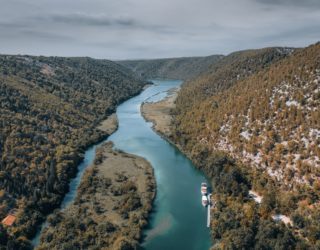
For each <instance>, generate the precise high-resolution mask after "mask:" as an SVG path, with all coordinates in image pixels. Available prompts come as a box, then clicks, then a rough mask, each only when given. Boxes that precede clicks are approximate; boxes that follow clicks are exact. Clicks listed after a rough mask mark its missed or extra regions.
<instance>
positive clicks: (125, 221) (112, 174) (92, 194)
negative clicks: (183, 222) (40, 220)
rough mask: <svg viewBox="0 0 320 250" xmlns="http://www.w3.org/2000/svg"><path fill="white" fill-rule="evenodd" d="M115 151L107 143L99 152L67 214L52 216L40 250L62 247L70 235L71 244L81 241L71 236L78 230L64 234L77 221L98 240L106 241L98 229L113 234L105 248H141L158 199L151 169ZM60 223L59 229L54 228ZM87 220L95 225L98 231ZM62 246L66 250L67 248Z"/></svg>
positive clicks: (64, 211) (65, 211)
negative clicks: (102, 238) (104, 228)
mask: <svg viewBox="0 0 320 250" xmlns="http://www.w3.org/2000/svg"><path fill="white" fill-rule="evenodd" d="M112 147H113V143H112V142H106V143H104V144H103V145H101V146H100V147H99V148H98V149H97V153H96V157H95V160H94V163H93V164H92V165H90V166H89V167H88V168H87V169H86V170H85V173H84V175H83V177H82V179H81V183H80V185H79V188H78V192H77V197H76V198H75V201H74V202H73V203H72V204H70V205H69V206H68V207H67V208H66V209H65V210H63V211H59V212H58V213H56V214H54V215H53V216H51V218H50V219H49V223H51V225H50V226H49V227H47V228H46V229H45V231H44V232H43V234H42V235H41V241H40V242H41V243H40V245H39V247H38V248H37V249H48V248H50V247H53V246H55V245H56V244H59V242H64V241H63V239H64V237H66V236H68V235H69V236H70V237H69V240H68V241H69V243H71V242H73V243H74V242H76V241H77V239H76V238H77V236H76V235H74V234H72V233H71V232H70V231H72V230H76V227H72V228H69V230H66V231H65V232H64V233H63V234H61V231H63V230H65V228H66V227H67V225H68V223H69V222H70V220H72V219H73V218H74V219H75V220H78V221H81V222H82V224H84V226H85V227H86V228H90V229H91V231H94V232H97V231H98V235H96V236H95V238H100V237H101V236H102V235H100V231H99V230H98V229H99V227H102V225H104V223H108V225H109V226H108V227H112V228H113V229H112V230H111V231H112V232H110V235H108V236H106V235H105V236H104V240H103V241H102V242H100V243H99V244H100V246H101V247H107V248H108V247H110V248H111V249H120V246H122V245H123V244H125V245H128V246H129V245H130V246H133V247H136V246H137V245H138V244H139V243H140V240H141V238H142V229H143V228H144V227H145V226H146V225H147V222H148V216H149V213H150V212H151V210H152V202H153V199H154V197H155V193H156V182H155V178H154V174H153V168H152V166H151V164H150V163H149V162H148V161H146V160H145V159H144V158H142V157H139V156H135V155H132V154H127V153H124V152H122V151H118V150H114V149H112ZM52 217H53V218H52ZM79 218H81V219H79ZM57 220H58V223H56V222H53V221H57ZM86 220H90V221H94V226H92V225H91V222H86ZM111 225H112V226H111ZM76 231H77V230H76ZM69 232H70V233H69ZM78 237H79V238H78V240H82V237H85V233H80V235H78ZM50 238H52V239H51V240H50V241H48V239H50ZM67 238H68V237H67ZM70 238H71V239H70ZM52 242H53V243H52ZM61 244H63V245H60V246H61V247H64V246H65V245H64V244H67V243H61ZM79 244H80V243H79ZM81 244H85V243H83V242H81ZM88 244H89V243H88ZM95 244H96V243H90V244H89V245H87V246H89V247H90V246H93V245H95ZM82 247H86V246H85V245H83V246H82Z"/></svg>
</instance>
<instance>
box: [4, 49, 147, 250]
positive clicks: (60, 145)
mask: <svg viewBox="0 0 320 250" xmlns="http://www.w3.org/2000/svg"><path fill="white" fill-rule="evenodd" d="M145 84H146V83H145V82H142V81H140V80H138V79H136V78H135V77H134V76H133V75H132V74H131V73H130V71H129V70H127V69H126V68H124V67H122V66H120V65H118V64H116V63H113V62H110V61H107V60H94V59H90V58H59V57H32V56H7V55H3V56H0V107H1V109H0V117H1V119H0V121H1V122H0V131H1V133H0V149H1V150H0V157H1V162H0V218H1V219H2V218H4V217H5V216H6V215H7V214H8V213H9V212H10V211H12V210H13V209H14V215H15V216H16V217H17V220H16V221H15V224H14V226H11V227H5V228H3V227H2V226H0V227H1V231H2V230H4V231H3V232H4V233H3V236H2V237H0V245H2V246H5V245H7V246H8V247H9V248H10V247H11V248H17V247H18V246H20V247H21V246H25V247H26V248H28V245H29V242H28V241H27V239H26V238H30V237H32V235H33V234H34V233H35V230H36V227H35V225H37V224H39V222H40V221H41V220H42V219H43V216H44V215H45V214H47V213H49V212H51V211H52V210H53V209H54V208H55V207H57V206H58V204H59V203H60V202H61V200H62V198H63V196H64V194H65V193H66V192H67V190H68V182H69V179H70V178H71V177H72V176H73V175H74V174H75V173H76V166H77V164H78V163H79V162H80V160H81V159H82V152H83V151H84V149H85V148H86V147H87V146H88V145H90V144H92V143H93V142H96V141H98V140H101V139H102V138H103V137H105V136H107V134H106V133H105V132H103V131H101V130H98V129H96V127H97V126H98V125H99V123H100V122H101V121H102V120H103V119H104V118H106V117H107V116H108V115H110V114H111V113H112V112H114V111H115V108H116V106H117V104H118V103H120V102H122V101H123V100H125V99H127V98H129V97H131V96H133V95H136V94H137V93H139V91H140V90H141V89H142V88H143V86H144V85H145Z"/></svg>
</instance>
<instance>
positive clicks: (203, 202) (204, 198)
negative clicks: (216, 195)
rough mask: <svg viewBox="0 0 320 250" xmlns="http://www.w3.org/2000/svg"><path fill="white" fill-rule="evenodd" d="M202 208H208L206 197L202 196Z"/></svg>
mask: <svg viewBox="0 0 320 250" xmlns="http://www.w3.org/2000/svg"><path fill="white" fill-rule="evenodd" d="M202 206H204V207H206V206H208V198H207V196H206V195H202Z"/></svg>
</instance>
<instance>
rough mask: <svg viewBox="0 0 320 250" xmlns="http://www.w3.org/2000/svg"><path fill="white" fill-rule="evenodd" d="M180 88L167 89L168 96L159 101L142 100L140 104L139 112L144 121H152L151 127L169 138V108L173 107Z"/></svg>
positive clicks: (170, 131) (170, 123) (170, 129)
mask: <svg viewBox="0 0 320 250" xmlns="http://www.w3.org/2000/svg"><path fill="white" fill-rule="evenodd" d="M179 90H180V88H173V89H171V90H169V91H168V96H167V97H166V98H164V99H163V100H161V101H159V102H144V103H142V105H141V114H142V116H143V117H144V118H145V120H146V121H148V122H152V123H153V125H152V127H153V129H154V130H155V131H156V132H157V133H159V134H160V135H163V136H164V137H165V138H166V139H169V138H170V137H171V135H172V128H171V125H172V116H171V110H172V109H173V108H174V107H175V100H176V98H177V96H178V92H179Z"/></svg>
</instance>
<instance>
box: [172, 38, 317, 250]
mask: <svg viewBox="0 0 320 250" xmlns="http://www.w3.org/2000/svg"><path fill="white" fill-rule="evenodd" d="M176 105H177V107H176V109H175V110H174V118H175V122H174V126H175V135H174V136H173V138H172V139H173V140H174V141H175V142H176V143H177V144H179V145H180V146H181V148H182V149H183V150H185V152H186V153H187V154H188V155H189V157H190V158H191V159H192V160H193V161H194V162H195V163H196V165H197V166H198V167H199V168H201V169H202V170H204V171H205V172H206V173H207V174H208V176H210V177H211V178H212V180H213V190H214V193H215V194H214V198H215V199H216V201H217V206H216V208H215V212H214V216H213V219H212V237H213V238H214V241H215V242H216V243H217V245H216V248H223V247H226V248H233V247H235V246H237V247H238V248H241V247H243V248H244V249H251V248H256V249H274V248H277V249H307V248H308V249H319V247H320V237H319V235H320V226H319V223H318V221H319V216H320V205H319V204H320V202H319V201H320V200H319V199H320V170H319V169H320V160H319V158H320V148H319V146H320V110H319V107H320V44H319V43H318V44H315V45H312V46H310V47H308V48H305V49H299V50H292V49H281V48H270V49H262V50H256V51H245V52H237V53H233V54H231V55H229V56H227V57H225V58H224V59H222V60H221V61H220V62H219V63H217V64H215V65H213V67H211V68H210V69H209V70H208V71H207V72H205V73H203V74H201V75H200V76H199V77H198V78H196V79H193V80H191V81H189V82H187V83H185V84H184V86H183V87H182V90H181V91H180V93H179V96H178V98H177V101H176ZM249 190H252V191H255V192H257V193H258V194H260V195H261V197H263V198H262V202H261V203H260V204H259V203H256V202H255V201H253V200H252V199H250V195H249ZM279 214H281V216H280V218H286V220H283V222H285V223H282V222H279V223H278V222H277V223H276V222H275V221H274V220H273V219H272V216H275V215H279ZM281 220H282V219H281ZM281 220H280V221H281ZM285 224H286V226H285Z"/></svg>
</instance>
